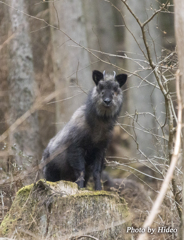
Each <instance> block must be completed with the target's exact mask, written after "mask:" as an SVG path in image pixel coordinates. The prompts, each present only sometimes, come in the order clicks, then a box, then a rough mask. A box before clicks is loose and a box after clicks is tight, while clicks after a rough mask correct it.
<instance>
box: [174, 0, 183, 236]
mask: <svg viewBox="0 0 184 240" xmlns="http://www.w3.org/2000/svg"><path fill="white" fill-rule="evenodd" d="M174 6H175V36H176V44H177V53H178V60H179V70H180V79H181V98H182V105H183V106H184V68H183V66H184V49H183V46H184V15H183V10H184V1H183V0H175V1H174ZM182 119H183V124H184V111H183V114H182ZM182 135H183V136H184V128H183V129H182ZM183 144H184V142H183ZM182 148H183V149H184V145H183V146H182ZM182 163H183V168H182V170H183V172H184V155H183V161H182ZM183 189H184V177H183ZM182 199H183V203H182V205H183V211H182V226H181V229H182V239H184V191H183V196H182Z"/></svg>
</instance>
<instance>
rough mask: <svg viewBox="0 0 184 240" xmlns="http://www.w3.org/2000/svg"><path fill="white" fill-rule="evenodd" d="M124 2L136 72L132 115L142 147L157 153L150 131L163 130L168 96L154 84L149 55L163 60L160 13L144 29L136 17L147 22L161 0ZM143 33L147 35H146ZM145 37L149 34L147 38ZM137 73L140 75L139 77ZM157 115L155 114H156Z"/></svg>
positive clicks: (132, 68) (131, 93)
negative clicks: (166, 97)
mask: <svg viewBox="0 0 184 240" xmlns="http://www.w3.org/2000/svg"><path fill="white" fill-rule="evenodd" d="M123 2H125V5H126V6H124V7H125V14H124V21H125V26H126V27H127V28H126V32H125V37H126V40H125V46H126V51H127V53H126V55H127V56H128V58H129V59H128V60H127V69H128V70H129V71H130V72H131V73H132V74H131V75H130V76H131V77H130V78H129V81H128V85H129V87H130V89H129V91H128V94H129V98H128V104H129V107H128V108H129V110H128V111H129V113H130V114H131V115H134V117H133V118H134V124H135V125H134V127H135V128H134V130H135V131H134V133H135V135H136V136H135V138H136V140H137V143H138V144H139V145H138V147H139V149H140V150H141V151H142V152H143V153H145V154H146V155H147V156H153V155H154V154H155V150H156V149H157V146H154V143H155V141H154V139H153V136H152V135H151V134H150V132H152V131H153V132H154V133H156V134H158V133H160V132H158V130H157V129H159V128H160V126H159V125H158V122H160V124H163V123H164V114H163V112H165V109H164V97H163V96H162V93H161V91H160V90H158V89H157V88H156V87H154V85H155V86H156V85H157V83H156V79H155V77H154V74H153V70H152V69H150V65H149V57H151V60H152V61H153V62H155V63H157V62H158V61H159V59H160V53H161V44H160V42H161V36H160V32H159V30H158V28H157V24H158V23H157V21H158V19H157V16H155V17H154V18H153V19H152V20H151V21H150V22H149V23H148V24H147V25H146V26H145V28H144V31H143V32H142V31H141V28H140V25H139V24H138V21H137V20H136V18H135V16H136V17H137V18H138V19H139V21H140V22H141V23H144V22H145V21H146V20H147V19H149V18H150V17H151V16H152V15H153V14H154V10H155V9H158V7H159V6H158V3H157V1H147V0H141V1H139V2H137V1H134V0H130V1H128V2H126V1H123ZM127 5H128V7H127ZM128 8H129V9H128ZM130 9H131V10H130ZM143 34H145V35H144V36H143ZM144 37H146V40H145V39H144ZM144 40H145V41H146V44H147V45H148V47H149V53H150V55H149V53H148V52H147V49H146V46H145V42H144ZM149 69H150V70H149ZM135 73H136V74H137V75H139V77H137V76H135V75H134V74H135ZM145 80H146V81H147V82H146V81H145ZM148 82H150V83H151V84H149V83H148ZM153 115H155V116H154V117H153ZM145 139H146V141H145ZM160 144H161V143H160ZM159 154H162V153H159Z"/></svg>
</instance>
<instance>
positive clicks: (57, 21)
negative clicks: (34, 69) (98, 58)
mask: <svg viewBox="0 0 184 240" xmlns="http://www.w3.org/2000/svg"><path fill="white" fill-rule="evenodd" d="M49 4H50V17H51V20H50V22H51V24H52V25H54V26H56V27H58V28H59V29H54V28H51V34H52V48H53V67H54V80H55V88H56V90H60V91H61V94H60V96H59V97H58V98H57V101H56V127H57V130H60V129H61V128H62V127H63V126H64V125H65V123H66V122H68V120H69V119H70V117H71V115H72V114H73V112H74V111H75V110H76V109H77V108H78V107H79V106H81V104H82V103H83V102H84V99H85V97H86V94H85V92H88V90H89V89H90V88H91V86H92V77H91V71H90V61H89V57H88V53H87V51H85V50H84V49H81V48H80V47H79V46H78V45H77V44H76V43H79V44H81V45H82V46H84V47H87V38H86V30H85V19H84V16H83V15H84V13H83V8H82V1H81V0H75V1H73V0H64V1H62V2H61V1H58V2H55V3H54V4H53V3H52V2H50V3H49ZM64 33H66V34H67V35H68V36H66V35H65V34H64ZM72 40H74V41H75V42H76V43H74V42H73V41H72Z"/></svg>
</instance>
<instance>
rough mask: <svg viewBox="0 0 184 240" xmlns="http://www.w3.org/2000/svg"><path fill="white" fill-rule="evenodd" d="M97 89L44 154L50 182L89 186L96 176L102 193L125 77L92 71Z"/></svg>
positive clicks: (96, 182)
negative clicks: (107, 154) (102, 173)
mask: <svg viewBox="0 0 184 240" xmlns="http://www.w3.org/2000/svg"><path fill="white" fill-rule="evenodd" d="M93 80H94V82H95V84H96V86H95V87H94V88H93V89H92V91H91V92H90V93H89V95H88V98H87V101H86V103H85V104H84V105H83V106H81V107H80V108H78V109H77V111H76V112H75V113H74V114H73V116H72V118H71V119H70V121H69V122H68V123H67V124H66V126H65V127H64V128H63V129H62V130H61V131H60V132H58V134H57V135H56V136H55V137H54V138H52V139H51V140H50V142H49V144H48V146H47V148H46V149H45V151H44V153H43V158H42V161H43V163H45V166H44V168H43V173H44V177H45V179H46V180H47V181H51V182H55V181H59V180H67V181H73V182H77V184H78V185H79V187H80V188H83V187H86V184H87V182H88V179H89V177H90V175H91V173H93V179H94V183H95V190H101V189H102V187H101V181H100V180H101V172H102V169H103V165H104V157H105V151H106V148H107V146H108V143H109V141H110V139H111V136H112V130H113V127H114V125H115V121H116V119H117V117H118V114H119V113H120V110H121V107H122V103H123V94H122V90H121V87H122V86H123V85H124V84H125V82H126V80H127V75H126V74H119V75H117V76H116V73H115V72H114V75H108V74H105V71H104V72H103V73H101V72H99V71H96V70H95V71H93Z"/></svg>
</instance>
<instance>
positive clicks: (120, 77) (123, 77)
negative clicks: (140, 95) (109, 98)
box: [116, 74, 127, 87]
mask: <svg viewBox="0 0 184 240" xmlns="http://www.w3.org/2000/svg"><path fill="white" fill-rule="evenodd" d="M126 80H127V75H126V74H119V75H117V76H116V81H117V82H118V83H119V86H120V87H122V86H123V85H124V84H125V83H126Z"/></svg>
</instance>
